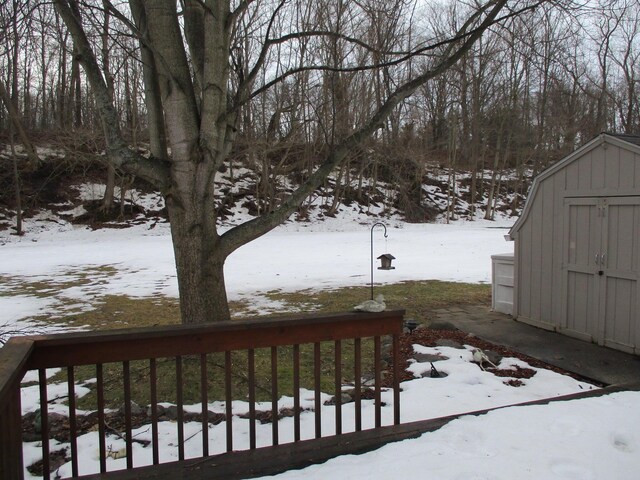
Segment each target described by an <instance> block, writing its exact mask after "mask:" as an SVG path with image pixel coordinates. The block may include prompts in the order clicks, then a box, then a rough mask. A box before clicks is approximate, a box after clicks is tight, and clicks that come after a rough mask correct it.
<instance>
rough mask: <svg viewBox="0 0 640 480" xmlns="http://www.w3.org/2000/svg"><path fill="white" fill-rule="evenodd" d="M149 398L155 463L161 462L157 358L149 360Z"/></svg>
mask: <svg viewBox="0 0 640 480" xmlns="http://www.w3.org/2000/svg"><path fill="white" fill-rule="evenodd" d="M149 387H150V392H149V396H150V398H149V400H150V401H151V441H152V443H153V446H152V454H151V455H152V458H153V464H154V465H158V464H159V463H160V446H159V445H158V370H157V365H156V359H155V358H152V359H150V360H149Z"/></svg>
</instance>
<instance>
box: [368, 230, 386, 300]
mask: <svg viewBox="0 0 640 480" xmlns="http://www.w3.org/2000/svg"><path fill="white" fill-rule="evenodd" d="M378 225H380V226H381V227H382V228H384V238H387V236H388V235H387V226H386V225H385V224H384V223H381V222H377V223H374V224H373V226H372V227H371V300H373V229H374V228H376V227H377V226H378Z"/></svg>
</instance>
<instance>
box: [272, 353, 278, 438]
mask: <svg viewBox="0 0 640 480" xmlns="http://www.w3.org/2000/svg"><path fill="white" fill-rule="evenodd" d="M271 443H272V445H278V347H271Z"/></svg>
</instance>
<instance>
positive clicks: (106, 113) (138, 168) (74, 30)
mask: <svg viewBox="0 0 640 480" xmlns="http://www.w3.org/2000/svg"><path fill="white" fill-rule="evenodd" d="M72 1H74V0H68V1H65V0H54V4H55V6H56V9H57V10H58V13H59V14H60V16H61V17H62V19H63V20H64V22H65V24H66V25H67V28H68V29H69V32H70V33H71V36H72V37H73V41H74V44H75V46H76V48H77V51H78V57H79V58H78V60H79V62H80V64H81V65H82V66H83V68H84V70H85V73H86V75H87V79H88V81H89V83H90V84H91V88H92V90H93V94H94V98H95V100H96V105H97V107H98V110H99V112H100V117H101V119H102V122H103V127H104V133H105V141H106V145H107V149H108V150H109V157H110V158H111V159H112V161H113V163H114V165H115V166H116V167H118V168H120V169H122V170H124V171H126V172H127V173H130V174H132V175H136V176H138V177H140V178H143V179H144V180H146V181H148V182H149V183H151V184H152V185H154V186H155V187H156V188H158V189H160V190H161V191H163V192H164V191H166V190H167V189H168V188H169V186H170V184H171V183H170V177H169V165H168V161H166V160H164V159H155V160H149V159H146V158H145V157H143V156H142V155H139V154H137V153H135V152H133V151H132V150H130V149H129V146H128V145H127V144H126V143H125V141H124V139H123V137H122V133H121V131H120V125H119V119H118V114H117V112H116V109H115V108H114V106H113V102H112V100H111V95H110V94H109V89H108V87H107V84H106V82H105V80H104V78H103V77H102V73H101V71H100V66H99V65H98V62H97V60H96V57H95V54H94V53H93V50H92V49H91V45H90V44H89V40H88V39H87V35H86V33H85V31H84V29H83V27H82V24H81V23H80V21H79V20H78V18H77V17H76V16H75V15H74V13H73V11H72V9H71V7H70V5H69V2H72Z"/></svg>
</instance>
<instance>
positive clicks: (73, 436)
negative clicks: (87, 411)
mask: <svg viewBox="0 0 640 480" xmlns="http://www.w3.org/2000/svg"><path fill="white" fill-rule="evenodd" d="M67 388H68V390H69V396H68V397H67V398H68V399H69V443H70V444H71V476H73V477H77V476H78V440H77V436H78V431H77V426H76V382H75V377H74V371H73V367H67Z"/></svg>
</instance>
